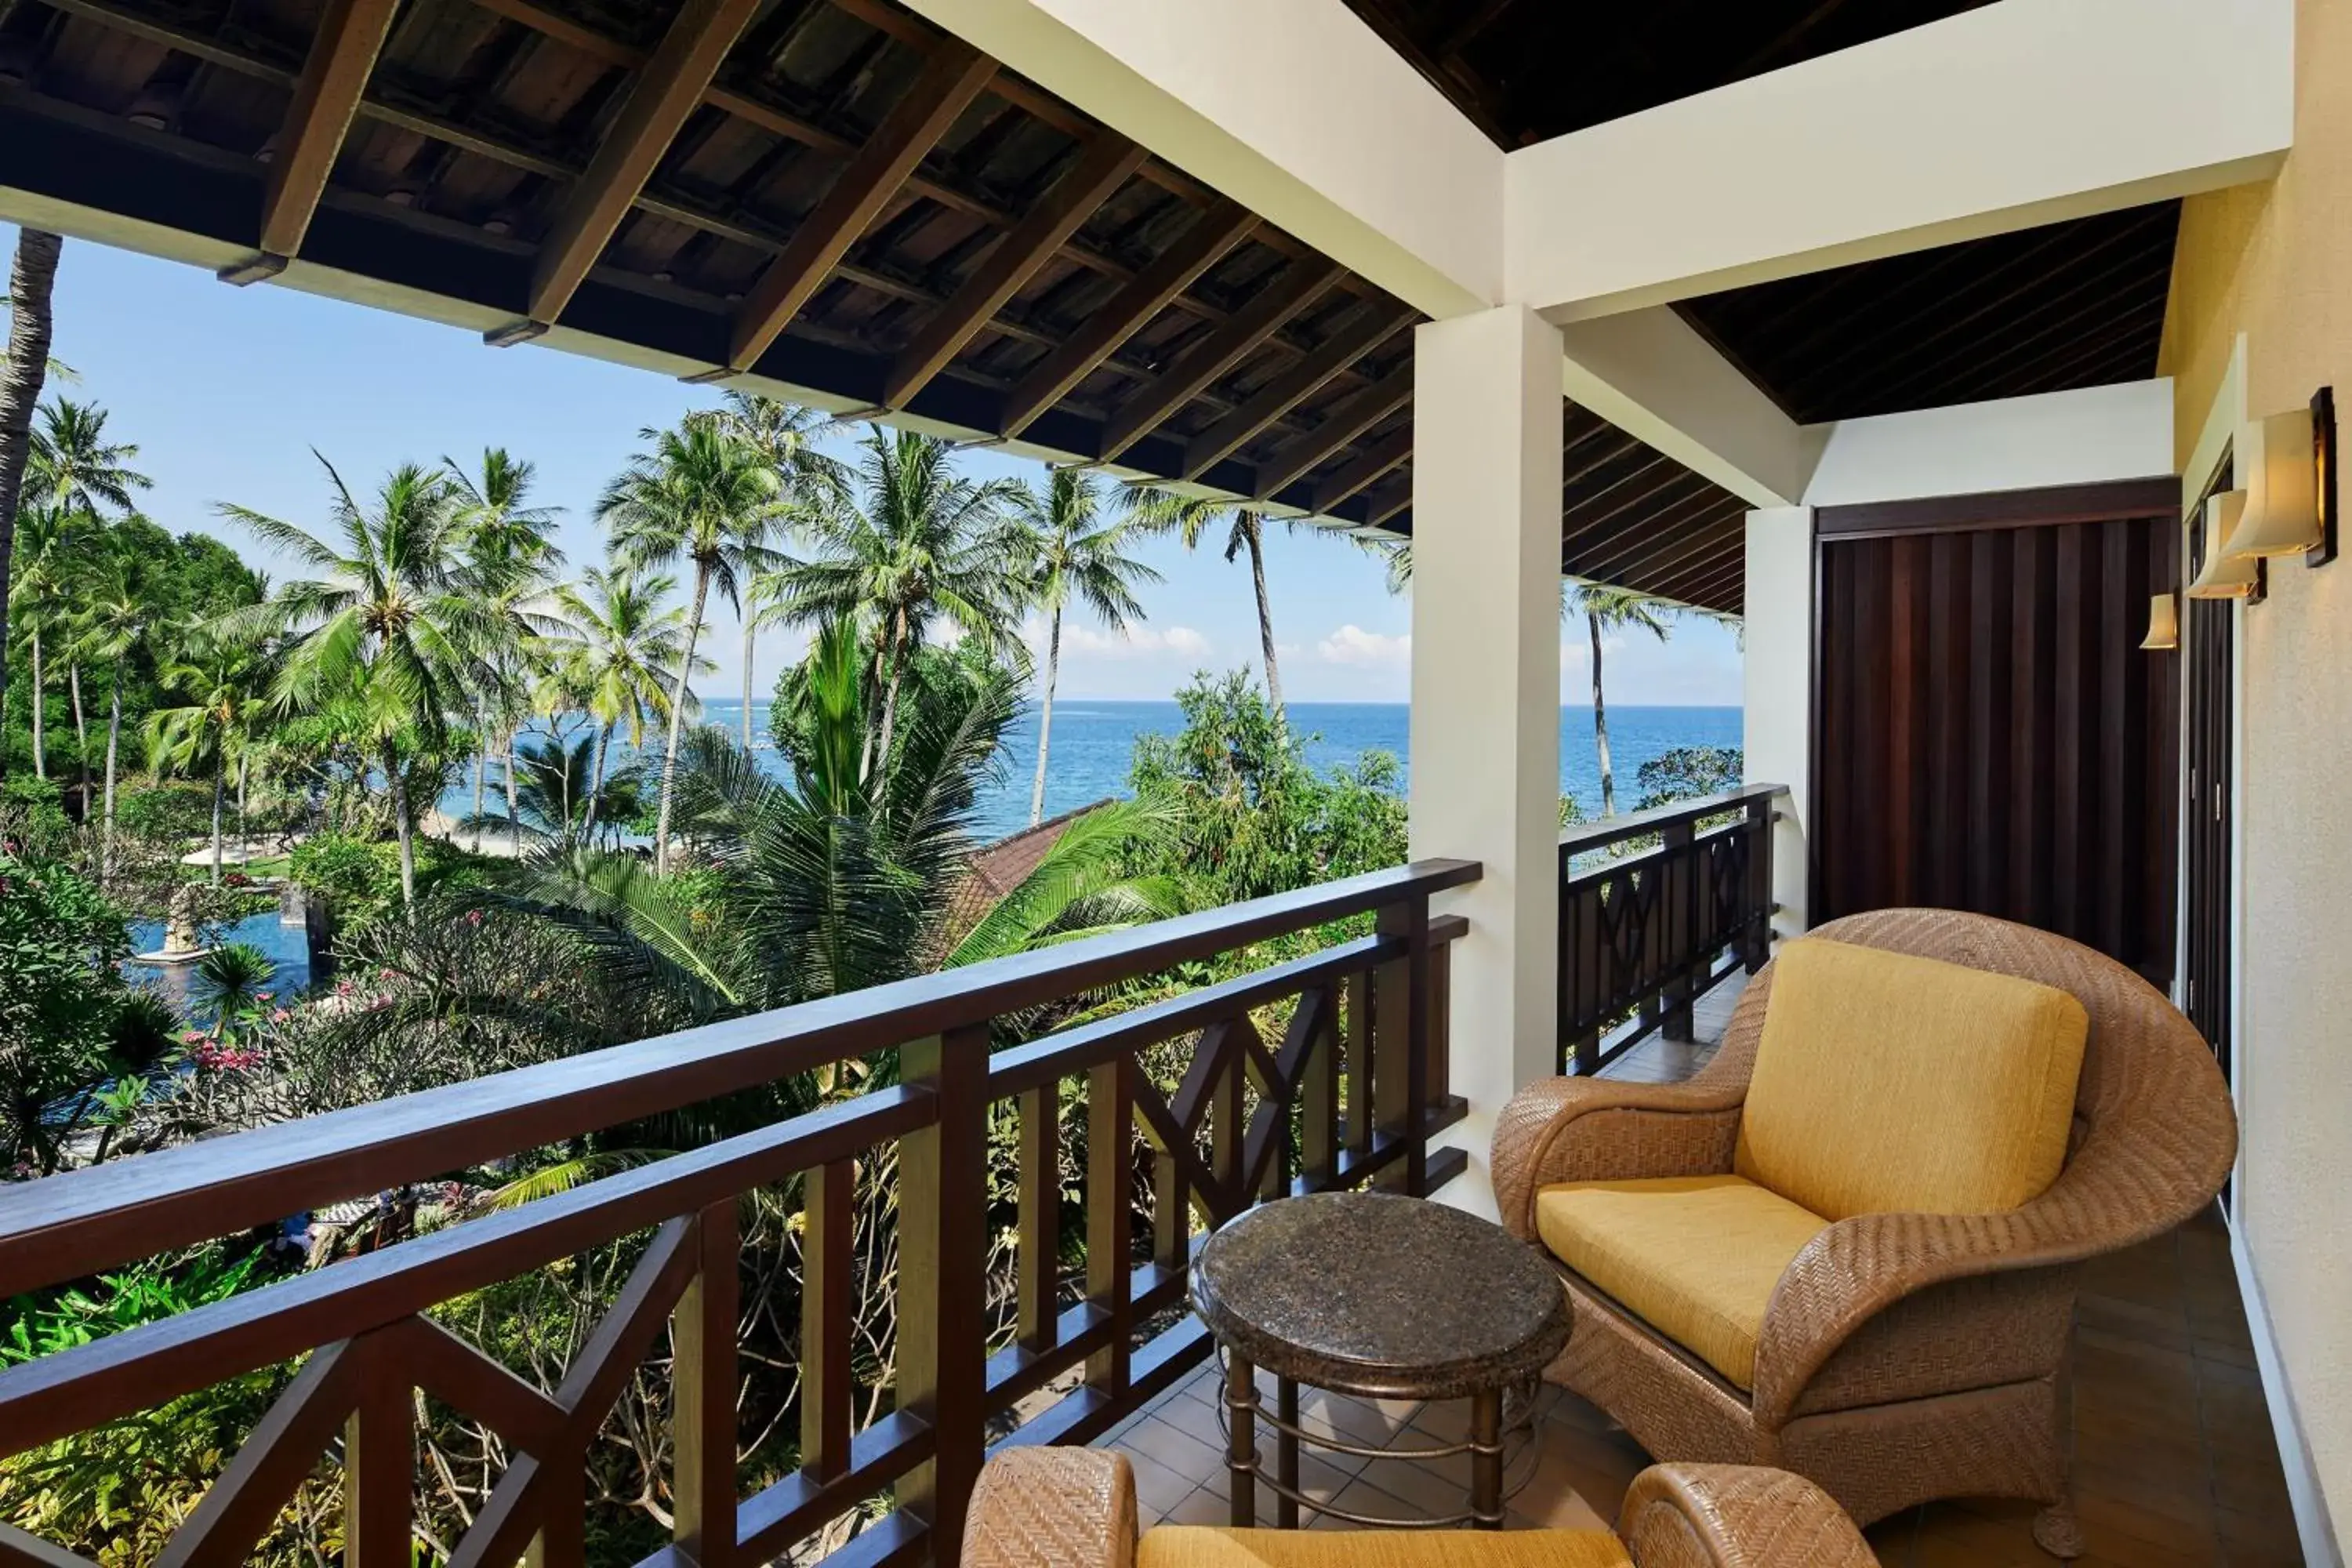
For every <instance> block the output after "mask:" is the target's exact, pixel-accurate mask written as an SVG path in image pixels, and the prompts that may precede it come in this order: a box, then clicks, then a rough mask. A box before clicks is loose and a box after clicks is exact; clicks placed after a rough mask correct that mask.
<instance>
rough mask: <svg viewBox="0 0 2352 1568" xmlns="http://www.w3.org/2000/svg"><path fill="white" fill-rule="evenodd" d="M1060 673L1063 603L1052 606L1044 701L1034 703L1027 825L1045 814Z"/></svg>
mask: <svg viewBox="0 0 2352 1568" xmlns="http://www.w3.org/2000/svg"><path fill="white" fill-rule="evenodd" d="M1061 672H1062V606H1061V605H1055V606H1054V626H1053V630H1052V631H1051V632H1050V633H1048V634H1047V636H1046V638H1045V700H1044V701H1043V702H1041V703H1039V704H1038V705H1037V782H1036V783H1035V784H1032V785H1030V786H1029V826H1032V827H1034V826H1037V824H1038V823H1039V822H1041V821H1043V820H1044V819H1045V750H1046V748H1047V746H1049V745H1050V744H1052V742H1053V739H1054V682H1055V679H1057V678H1058V677H1059V676H1060V675H1061Z"/></svg>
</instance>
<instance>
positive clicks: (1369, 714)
mask: <svg viewBox="0 0 2352 1568" xmlns="http://www.w3.org/2000/svg"><path fill="white" fill-rule="evenodd" d="M742 710H743V704H742V700H740V698H738V699H727V698H709V699H706V700H704V702H703V704H702V715H703V721H704V722H706V723H710V724H717V725H719V726H721V727H723V728H725V729H726V730H728V731H730V733H735V732H740V728H741V724H742ZM1408 717H1409V710H1408V709H1407V707H1406V705H1405V704H1404V703H1402V702H1294V703H1292V704H1291V706H1290V724H1291V728H1292V729H1293V730H1294V731H1297V732H1298V733H1299V734H1300V735H1301V736H1302V737H1304V739H1305V742H1306V746H1307V760H1308V761H1309V762H1310V763H1313V764H1314V765H1315V766H1316V767H1318V768H1321V769H1329V768H1333V767H1338V766H1339V765H1341V764H1344V763H1352V762H1354V761H1355V760H1356V759H1357V758H1358V757H1359V756H1360V755H1362V754H1363V753H1364V752H1372V751H1384V752H1391V754H1393V755H1394V756H1395V757H1396V759H1397V761H1398V763H1399V764H1400V765H1401V766H1402V763H1404V760H1405V731H1406V725H1407V722H1408ZM1559 717H1560V726H1559V783H1560V789H1561V791H1562V793H1564V794H1567V795H1573V796H1575V798H1576V801H1577V804H1578V805H1580V806H1582V807H1583V808H1584V811H1585V813H1586V815H1588V816H1598V815H1600V811H1601V763H1600V758H1599V755H1598V753H1597V752H1596V751H1595V749H1594V746H1593V742H1592V710H1591V708H1589V707H1588V708H1563V709H1561V710H1560V716H1559ZM1182 728H1183V714H1182V712H1181V710H1179V709H1178V708H1177V706H1176V704H1175V703H1173V702H1089V701H1085V700H1077V699H1069V698H1065V699H1063V700H1060V701H1058V702H1056V703H1055V705H1054V745H1053V754H1052V756H1051V757H1050V758H1049V760H1048V762H1047V764H1046V765H1047V770H1048V771H1047V773H1046V778H1045V815H1046V816H1056V815H1058V814H1060V813H1062V812H1065V811H1070V810H1074V809H1076V807H1078V806H1081V805H1091V804H1093V803H1094V802H1096V801H1098V800H1101V799H1103V798H1105V797H1106V796H1110V795H1125V794H1126V793H1127V773H1128V765H1129V763H1130V762H1131V761H1132V759H1133V757H1134V754H1135V739H1136V737H1137V736H1138V735H1143V734H1151V733H1159V734H1174V733H1176V732H1177V731H1180V730H1181V729H1182ZM767 729H768V704H767V703H766V702H765V701H764V700H762V701H758V702H754V703H753V704H752V705H751V731H752V734H753V736H754V737H755V738H756V739H757V741H758V742H759V749H760V753H761V759H762V760H763V761H764V762H766V763H768V764H769V765H771V766H774V765H776V753H775V752H774V750H773V749H772V747H770V745H769V744H768V740H767ZM1739 738H1740V712H1739V710H1738V709H1737V708H1637V707H1615V706H1612V707H1611V709H1610V710H1609V750H1610V757H1611V761H1612V763H1614V764H1615V767H1616V773H1617V790H1618V805H1619V806H1620V808H1621V809H1622V808H1624V807H1627V806H1630V805H1632V804H1633V798H1634V796H1635V794H1636V790H1635V787H1634V784H1633V776H1634V773H1636V772H1637V771H1638V770H1639V769H1640V767H1641V765H1642V764H1643V763H1645V762H1647V761H1649V760H1650V759H1651V758H1653V757H1655V756H1657V755H1659V754H1660V753H1661V752H1668V751H1672V750H1673V749H1674V748H1675V747H1677V746H1737V745H1738V744H1739ZM646 740H647V742H648V745H649V748H650V749H651V750H652V752H653V754H654V756H655V758H656V759H658V757H659V755H660V752H659V743H658V741H657V739H656V737H655V736H653V735H650V734H649V735H648V736H647V737H646ZM626 749H627V748H626V746H625V745H624V744H618V743H616V744H615V746H614V754H615V758H616V760H617V758H618V757H619V756H620V755H621V754H622V753H624V752H625V751H626ZM1036 766H1037V720H1036V710H1034V708H1032V709H1030V710H1026V711H1024V714H1023V715H1022V717H1021V718H1020V719H1019V720H1018V721H1015V723H1014V725H1013V729H1012V730H1011V731H1010V732H1009V733H1008V734H1007V735H1006V737H1005V745H1004V749H1003V752H1002V753H1000V759H999V767H998V769H997V776H996V778H995V779H994V780H993V781H992V783H991V784H990V785H989V787H988V788H987V789H986V790H984V791H983V792H982V797H981V805H980V813H979V817H980V820H979V826H980V830H981V832H982V836H983V837H990V838H996V837H1003V835H1005V834H1008V833H1013V832H1017V831H1019V830H1020V829H1021V828H1022V827H1024V826H1027V824H1028V821H1029V788H1030V783H1031V780H1032V779H1033V778H1034V774H1035V771H1036ZM490 793H491V797H492V798H491V800H490V802H489V808H490V809H491V810H492V811H493V812H496V811H498V810H499V809H501V806H500V803H499V799H498V785H497V783H496V780H495V776H494V777H493V781H492V784H491V792H490ZM441 809H442V810H443V811H444V812H446V814H448V815H449V816H452V817H457V816H464V815H465V814H466V813H467V812H468V811H470V810H472V809H473V780H472V775H471V773H468V774H467V778H466V780H465V782H464V783H463V784H460V785H458V786H457V787H456V788H454V789H452V790H450V791H449V792H448V793H447V794H446V795H443V796H442V799H441Z"/></svg>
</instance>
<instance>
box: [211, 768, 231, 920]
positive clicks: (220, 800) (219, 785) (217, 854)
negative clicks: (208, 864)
mask: <svg viewBox="0 0 2352 1568" xmlns="http://www.w3.org/2000/svg"><path fill="white" fill-rule="evenodd" d="M227 802H228V762H227V760H226V758H224V759H223V760H222V761H221V762H219V763H216V764H215V766H214V768H213V886H214V887H215V888H217V887H219V886H220V884H221V857H222V855H223V854H224V853H225V852H226V846H225V845H224V843H223V841H222V838H221V817H222V809H221V808H222V807H223V806H224V805H226V804H227Z"/></svg>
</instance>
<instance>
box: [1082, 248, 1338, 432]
mask: <svg viewBox="0 0 2352 1568" xmlns="http://www.w3.org/2000/svg"><path fill="white" fill-rule="evenodd" d="M1346 275H1347V268H1344V267H1342V266H1340V265H1339V263H1338V262H1336V261H1327V260H1325V259H1323V258H1320V257H1303V258H1299V259H1297V260H1296V261H1293V262H1291V263H1290V264H1289V265H1288V266H1286V267H1285V268H1283V270H1282V276H1281V277H1279V278H1277V279H1275V281H1274V286H1273V287H1272V288H1270V289H1261V290H1260V291H1259V293H1258V295H1257V298H1255V300H1251V301H1250V302H1249V303H1248V304H1247V305H1245V306H1244V307H1243V308H1242V309H1241V310H1236V311H1235V312H1234V314H1233V315H1232V316H1231V317H1230V318H1228V319H1227V320H1226V321H1225V322H1224V324H1223V325H1222V326H1219V327H1216V328H1213V329H1212V330H1211V331H1209V332H1207V333H1205V334H1204V335H1203V336H1202V338H1201V340H1200V341H1199V342H1195V343H1194V344H1193V345H1192V347H1190V348H1188V349H1186V350H1185V351H1184V352H1183V353H1180V354H1178V355H1177V356H1176V363H1173V364H1171V365H1170V366H1169V367H1168V368H1167V369H1166V370H1164V371H1162V372H1161V373H1160V375H1159V377H1158V378H1157V379H1155V380H1154V381H1153V382H1152V383H1151V384H1150V385H1149V386H1147V387H1145V388H1144V389H1143V390H1142V391H1140V392H1139V393H1137V394H1136V395H1134V396H1132V397H1130V398H1129V399H1128V400H1127V402H1126V403H1124V404H1122V405H1120V406H1119V408H1118V412H1117V413H1115V414H1113V415H1112V416H1111V419H1110V423H1109V425H1108V426H1107V427H1106V428H1105V430H1104V432H1103V449H1102V451H1101V453H1100V454H1099V456H1100V458H1101V459H1102V460H1103V461H1104V462H1110V461H1113V460H1115V459H1116V458H1118V457H1119V455H1120V454H1121V453H1123V452H1125V451H1126V450H1127V449H1128V448H1129V447H1132V446H1134V445H1135V444H1136V443H1137V442H1138V441H1139V440H1141V439H1142V438H1143V437H1146V436H1148V435H1150V433H1151V432H1152V431H1153V430H1155V429H1157V428H1159V426H1160V422H1161V421H1162V420H1164V419H1166V418H1167V417H1168V416H1170V415H1171V414H1173V413H1175V412H1176V411H1177V410H1178V409H1180V408H1181V407H1183V406H1184V405H1186V404H1187V403H1190V402H1191V401H1192V399H1193V398H1195V397H1198V396H1199V395H1201V394H1202V393H1203V392H1205V391H1206V390H1208V387H1209V384H1211V383H1212V382H1213V381H1215V380H1216V379H1217V377H1219V376H1221V375H1223V374H1225V372H1227V371H1229V370H1231V369H1232V368H1233V367H1234V365H1236V364H1238V363H1241V361H1242V358H1243V356H1244V355H1246V354H1248V353H1251V352H1252V351H1253V350H1255V348H1256V347H1257V346H1258V345H1259V344H1261V343H1263V342H1265V341H1266V340H1267V339H1268V338H1271V337H1273V336H1274V334H1275V333H1276V332H1277V331H1280V330H1281V328H1282V324H1283V323H1284V322H1285V321H1288V320H1290V319H1291V317H1292V316H1294V315H1296V314H1297V313H1298V312H1299V311H1300V310H1305V309H1306V308H1307V306H1309V305H1312V304H1313V303H1314V302H1315V301H1316V300H1319V299H1321V298H1322V297H1323V295H1324V293H1325V292H1326V291H1328V289H1330V287H1331V286H1332V285H1333V284H1335V283H1337V282H1338V281H1339V279H1341V278H1342V277H1345V276H1346Z"/></svg>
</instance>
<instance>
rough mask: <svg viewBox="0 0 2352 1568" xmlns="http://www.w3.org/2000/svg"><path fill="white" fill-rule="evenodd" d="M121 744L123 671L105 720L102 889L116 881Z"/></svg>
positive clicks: (117, 673)
mask: <svg viewBox="0 0 2352 1568" xmlns="http://www.w3.org/2000/svg"><path fill="white" fill-rule="evenodd" d="M121 743H122V670H121V667H120V666H117V667H116V668H115V671H114V698H113V700H112V701H111V702H110V704H109V706H108V709H107V716H106V815H105V819H104V826H102V827H101V828H100V837H99V850H98V883H99V886H100V887H101V888H103V887H107V886H110V885H111V884H112V882H113V880H114V763H115V757H116V755H117V753H118V752H120V751H121Z"/></svg>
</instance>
